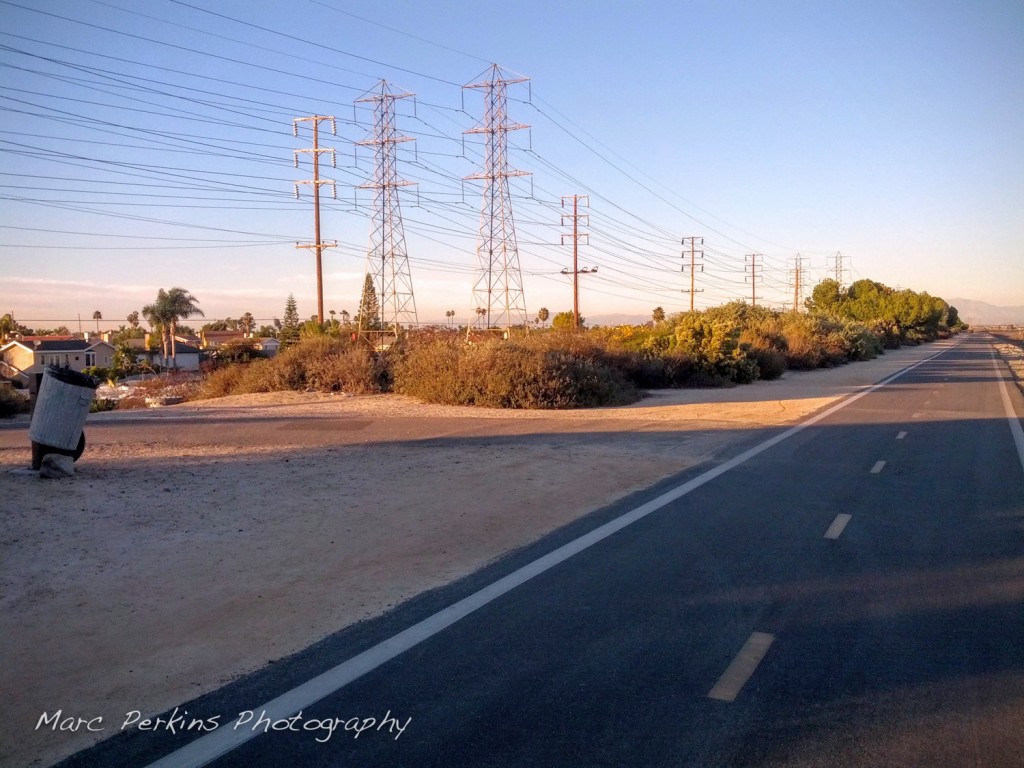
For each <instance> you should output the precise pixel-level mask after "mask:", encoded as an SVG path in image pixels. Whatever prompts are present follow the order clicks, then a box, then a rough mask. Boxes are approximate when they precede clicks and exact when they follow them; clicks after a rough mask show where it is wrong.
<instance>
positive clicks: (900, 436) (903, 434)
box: [896, 432, 907, 440]
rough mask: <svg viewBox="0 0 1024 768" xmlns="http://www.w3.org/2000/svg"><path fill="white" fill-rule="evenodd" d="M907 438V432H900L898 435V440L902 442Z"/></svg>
mask: <svg viewBox="0 0 1024 768" xmlns="http://www.w3.org/2000/svg"><path fill="white" fill-rule="evenodd" d="M906 436H907V433H906V432H900V433H899V434H898V435H896V439H897V440H902V439H903V438H904V437H906Z"/></svg>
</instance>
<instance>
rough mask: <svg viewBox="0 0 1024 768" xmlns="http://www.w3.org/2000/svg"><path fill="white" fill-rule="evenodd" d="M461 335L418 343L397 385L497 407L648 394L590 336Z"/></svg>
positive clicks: (443, 399)
mask: <svg viewBox="0 0 1024 768" xmlns="http://www.w3.org/2000/svg"><path fill="white" fill-rule="evenodd" d="M562 341H563V342H564V343H563V344H559V343H558V342H557V341H552V340H551V339H550V338H543V337H542V338H540V339H524V340H520V341H515V342H507V341H501V340H494V341H486V342H483V343H480V344H474V345H466V344H464V343H461V342H459V341H457V340H435V341H431V342H427V343H421V344H411V345H410V346H409V348H408V349H407V350H406V351H405V353H404V354H403V356H402V357H401V359H399V360H396V361H395V366H394V377H395V383H394V386H395V390H396V391H398V392H402V393H404V394H408V395H412V396H414V397H418V398H420V399H423V400H426V401H428V402H434V403H446V404H452V405H480V406H489V407H495V408H581V407H593V406H598V405H621V404H625V403H630V402H635V401H636V400H638V399H639V397H640V394H639V392H638V391H637V389H636V387H635V386H634V385H633V384H632V382H630V381H629V380H628V379H627V377H626V376H625V375H624V374H623V373H622V372H621V371H619V370H617V369H616V368H614V367H613V366H611V365H609V364H608V363H607V362H605V361H603V360H601V359H599V357H600V356H599V355H598V354H597V352H596V349H597V348H595V347H594V346H593V345H592V344H591V343H589V342H587V341H586V340H585V339H582V340H581V339H577V338H576V335H575V334H573V337H572V339H571V340H570V339H568V338H563V339H562Z"/></svg>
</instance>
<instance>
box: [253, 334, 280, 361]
mask: <svg viewBox="0 0 1024 768" xmlns="http://www.w3.org/2000/svg"><path fill="white" fill-rule="evenodd" d="M256 349H258V350H260V352H262V353H263V354H265V355H266V356H267V357H273V356H274V355H276V354H277V353H278V352H280V351H281V342H280V341H278V340H277V339H275V338H274V337H273V336H265V337H263V338H262V339H256Z"/></svg>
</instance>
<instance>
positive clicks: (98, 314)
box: [92, 309, 103, 333]
mask: <svg viewBox="0 0 1024 768" xmlns="http://www.w3.org/2000/svg"><path fill="white" fill-rule="evenodd" d="M92 319H93V320H95V321H96V333H99V332H100V320H102V319H103V313H102V312H100V311H99V310H98V309H97V310H96V311H95V312H93V313H92Z"/></svg>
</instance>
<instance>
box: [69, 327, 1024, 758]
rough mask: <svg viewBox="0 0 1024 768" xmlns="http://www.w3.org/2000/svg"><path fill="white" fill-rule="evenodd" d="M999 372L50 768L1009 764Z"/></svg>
mask: <svg viewBox="0 0 1024 768" xmlns="http://www.w3.org/2000/svg"><path fill="white" fill-rule="evenodd" d="M937 351H938V350H937ZM1004 377H1005V367H1002V366H999V367H997V366H996V364H995V363H994V361H993V357H992V354H991V352H990V346H989V344H988V342H987V339H986V338H985V337H982V336H972V337H968V338H967V339H966V340H964V341H963V342H962V343H959V344H957V345H951V346H950V347H948V348H946V349H945V351H943V352H942V353H941V354H939V355H938V356H937V357H935V358H933V359H930V360H928V361H926V362H924V363H923V364H920V365H919V366H917V367H915V368H914V369H913V370H910V371H908V372H906V373H905V374H903V375H902V376H900V377H899V378H897V379H895V380H894V381H892V382H890V383H888V384H887V385H885V386H882V387H880V388H877V389H873V390H871V391H866V392H864V393H862V394H861V395H859V396H858V397H856V398H847V400H846V401H844V402H845V403H846V404H845V407H841V408H838V409H837V408H832V409H829V410H828V411H827V412H825V414H823V415H822V414H819V416H818V417H816V418H817V420H816V421H815V422H814V423H811V424H808V425H806V426H804V427H803V428H800V429H795V430H788V431H783V430H769V431H765V432H764V433H763V434H762V435H760V436H758V437H757V438H755V439H754V441H752V442H751V443H749V444H748V445H747V446H745V447H744V448H745V449H746V450H745V452H744V453H741V454H737V457H736V458H734V459H733V460H731V461H727V462H725V463H720V464H717V465H714V466H712V465H705V466H703V467H699V468H697V469H695V470H693V471H690V472H688V473H686V474H684V475H682V476H679V477H676V478H672V479H670V480H669V481H666V482H664V483H662V484H659V485H658V486H657V487H656V488H652V489H650V490H649V491H647V492H645V493H643V494H638V495H635V496H633V497H631V498H629V499H627V500H625V501H624V502H623V503H621V504H618V505H616V506H615V507H613V508H609V509H605V510H599V511H597V512H595V513H594V514H593V515H591V516H589V517H587V518H586V519H584V520H582V521H579V522H578V523H576V524H574V525H572V526H570V527H569V528H567V529H565V530H562V531H559V532H558V533H556V534H554V535H552V536H550V537H548V538H546V539H545V540H543V541H541V542H539V543H538V544H536V545H534V546H532V547H530V548H528V549H526V550H523V551H521V552H517V553H515V554H514V555H512V556H510V557H508V558H505V559H503V560H502V561H500V562H499V563H496V564H495V565H493V566H491V567H489V568H488V569H486V570H484V571H483V572H481V573H478V574H475V575H474V576H472V577H470V578H467V579H464V580H462V581H460V582H458V583H456V584H453V585H451V586H449V587H447V588H445V589H442V590H438V591H435V592H431V593H429V594H427V595H424V596H422V597H420V598H417V599H416V600H413V601H411V602H409V603H407V604H405V605H402V606H400V607H399V608H398V609H396V610H395V611H392V612H391V613H389V614H387V615H386V616H384V617H381V618H380V619H377V620H374V621H370V622H365V623H363V624H359V625H356V626H354V627H352V628H349V629H347V630H345V631H343V632H340V633H339V634H337V635H335V636H333V637H331V638H329V639H328V640H326V641H324V642H322V643H320V644H318V645H317V646H315V647H313V648H310V649H309V650H307V651H305V652H303V653H301V654H299V655H297V656H295V657H293V658H291V659H288V660H285V661H282V662H280V663H278V664H275V665H273V666H272V667H271V668H269V669H268V670H265V671H263V672H261V673H259V674H256V675H253V676H251V677H249V678H246V679H245V680H242V681H239V682H237V683H235V684H232V685H230V686H228V687H227V688H225V689H223V690H221V691H218V692H216V693H214V694H211V695H209V696H206V697H204V698H202V699H200V700H197V701H194V702H190V703H189V704H187V705H185V706H183V708H182V710H187V715H186V716H185V717H184V718H183V719H182V720H172V721H171V722H170V724H168V723H158V724H154V729H153V730H151V731H145V732H140V731H137V730H134V729H130V730H129V732H126V733H125V734H123V735H122V736H121V737H118V738H115V739H112V740H110V741H108V742H105V743H103V744H101V745H99V746H98V747H96V748H94V749H92V750H89V751H87V752H84V753H80V754H79V755H76V756H75V757H73V758H70V759H69V760H68V761H66V762H65V763H64V764H63V765H67V766H79V765H88V766H106V765H110V766H114V765H116V766H148V765H150V764H154V763H155V764H156V765H158V766H160V767H161V768H164V767H165V766H182V767H183V766H189V765H200V764H203V763H204V761H207V760H208V759H212V760H213V762H209V764H210V765H215V766H217V767H218V768H226V767H227V766H239V767H241V766H245V767H246V768H257V767H262V766H302V767H304V766H331V767H332V768H337V767H339V766H395V767H397V766H416V767H417V768H424V767H426V766H445V767H446V768H452V767H455V766H509V767H510V768H512V767H515V768H526V767H528V766H587V768H593V767H594V766H838V765H842V766H872V767H875V766H1022V765H1024V455H1022V453H1021V451H1024V445H1019V444H1018V443H1021V442H1024V441H1021V440H1020V439H1019V418H1020V416H1021V415H1022V414H1024V398H1022V397H1021V394H1020V392H1019V390H1018V389H1017V388H1016V387H1015V386H1014V385H1013V384H1011V383H1001V382H1002V379H1003V378H1004ZM1007 403H1008V404H1009V407H1011V408H1013V409H1014V419H1015V420H1016V423H1017V425H1018V430H1017V431H1018V442H1015V438H1014V434H1013V431H1012V429H1011V421H1010V419H1008V417H1007V411H1006V408H1007ZM766 441H770V442H769V443H767V444H766ZM626 521H628V522H629V524H628V525H624V524H623V523H624V522H626ZM616 528H620V529H619V530H614V529H616ZM594 531H597V533H596V534H595V533H593V532H594ZM605 534H607V535H605ZM587 536H589V538H584V540H583V541H582V543H579V542H580V537H587ZM527 577H528V578H527ZM495 584H497V586H494V585H495ZM324 587H325V590H326V591H327V592H328V593H329V588H330V585H324ZM450 606H456V607H455V608H450ZM410 628H412V629H410ZM318 675H323V677H321V678H319V679H316V678H317V676H318ZM314 679H315V680H314ZM310 680H314V682H313V683H309V682H308V681H310ZM335 689H336V690H335ZM264 709H265V710H267V712H268V713H269V720H267V721H266V722H267V724H266V725H265V726H264V725H259V726H258V730H260V731H262V730H267V729H271V730H270V732H269V733H266V734H265V735H258V736H256V737H255V738H249V739H247V740H244V741H243V739H241V738H237V737H238V736H239V735H242V736H248V735H251V734H252V732H253V727H254V726H256V725H257V723H258V722H259V720H260V714H261V712H262V711H263V710H264ZM299 709H301V715H297V713H298V710H299ZM249 710H252V711H253V715H252V719H251V720H250V721H249V722H247V723H245V724H244V725H242V726H240V727H237V728H236V727H235V725H236V722H237V720H238V716H239V713H240V712H243V711H249ZM178 714H179V715H181V714H182V713H181V712H180V711H179V713H178ZM193 718H197V719H199V720H203V721H204V722H205V723H206V728H208V729H209V730H210V732H209V733H207V734H205V735H204V736H203V737H202V738H200V739H198V740H197V736H198V732H197V730H195V729H194V730H192V731H191V732H187V733H181V730H182V728H184V727H185V725H187V724H188V723H189V721H191V720H192V719H193ZM213 718H216V720H213ZM271 722H272V723H273V724H272V725H271V724H270V723H271ZM214 725H216V726H217V727H216V728H213V727H212V726H214ZM332 725H333V727H334V729H333V730H330V728H331V727H332ZM193 726H194V728H198V726H195V724H194V723H193ZM232 738H235V740H236V741H237V742H239V743H237V744H232V743H230V741H231V739H232ZM219 753H222V754H220V756H219V757H217V755H218V754H219ZM157 761H159V762H157Z"/></svg>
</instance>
